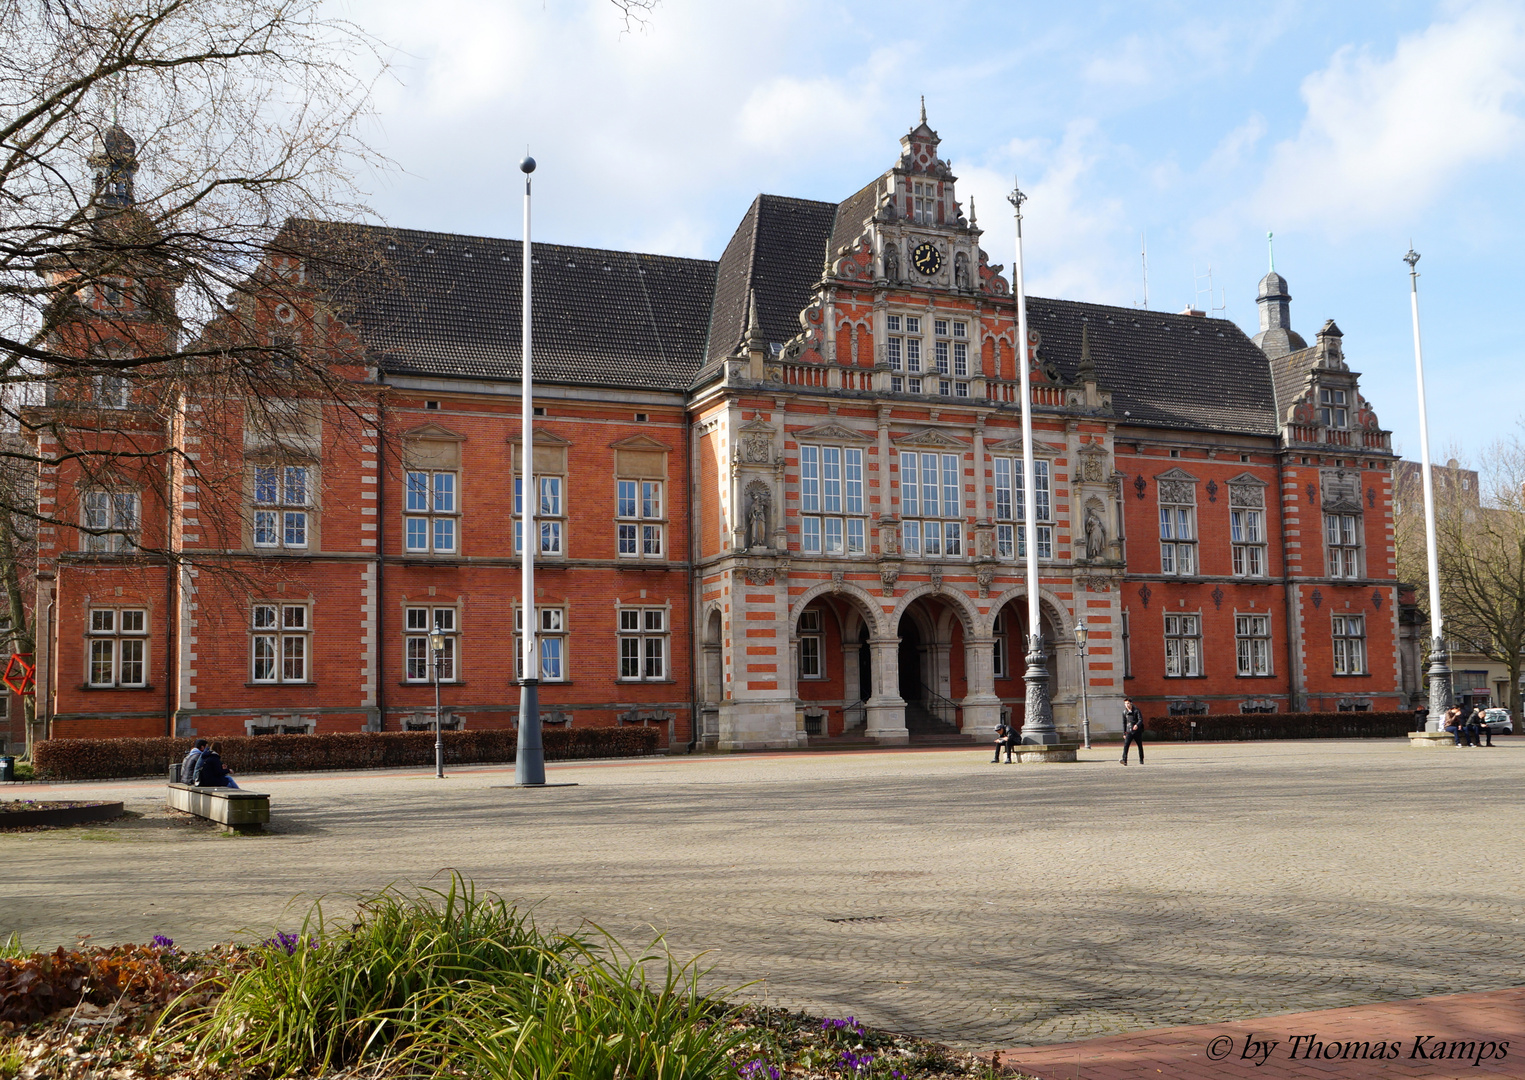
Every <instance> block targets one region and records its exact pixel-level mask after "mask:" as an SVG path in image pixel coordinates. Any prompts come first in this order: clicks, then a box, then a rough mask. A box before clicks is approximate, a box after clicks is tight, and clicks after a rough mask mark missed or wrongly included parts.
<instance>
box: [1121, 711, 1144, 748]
mask: <svg viewBox="0 0 1525 1080" xmlns="http://www.w3.org/2000/svg"><path fill="white" fill-rule="evenodd" d="M1135 744H1137V746H1138V763H1139V764H1140V765H1142V764H1143V763H1144V714H1143V713H1141V712H1139V711H1138V706H1137V705H1135V704H1133V699H1132V698H1127V697H1125V698H1123V764H1124V765H1126V764H1128V747H1130V746H1133V745H1135Z"/></svg>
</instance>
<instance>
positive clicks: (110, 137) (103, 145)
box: [89, 124, 138, 211]
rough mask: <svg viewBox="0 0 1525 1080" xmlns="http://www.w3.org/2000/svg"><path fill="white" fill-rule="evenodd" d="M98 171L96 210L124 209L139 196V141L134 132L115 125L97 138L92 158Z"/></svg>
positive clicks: (94, 167)
mask: <svg viewBox="0 0 1525 1080" xmlns="http://www.w3.org/2000/svg"><path fill="white" fill-rule="evenodd" d="M89 164H90V168H91V169H92V170H94V173H95V206H96V209H97V211H102V210H106V211H110V210H125V209H126V208H127V207H129V206H131V205H133V203H134V202H135V201H136V199H137V196H136V193H135V192H134V190H133V189H134V185H135V184H136V181H137V175H138V144H137V143H136V142H134V141H133V138H132V136H131V135H129V134H127V132H125V131H123V130H122V129H121V128H119V127H117V126H116V125H115V124H112V125H111V126H110V127H109V128H107V129H106V130H105V131H103V132H101V133H100V134H98V135H97V136H96V137H95V148H94V151H93V152H92V153H91V155H90V159H89Z"/></svg>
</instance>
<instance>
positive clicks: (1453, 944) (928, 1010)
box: [0, 739, 1525, 1075]
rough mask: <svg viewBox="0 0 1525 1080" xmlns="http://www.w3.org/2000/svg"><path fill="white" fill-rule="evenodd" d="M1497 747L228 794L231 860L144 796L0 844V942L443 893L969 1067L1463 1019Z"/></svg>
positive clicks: (558, 769) (1523, 938) (654, 767)
mask: <svg viewBox="0 0 1525 1080" xmlns="http://www.w3.org/2000/svg"><path fill="white" fill-rule="evenodd" d="M1503 742H1504V745H1503V746H1501V747H1497V748H1494V749H1491V750H1489V749H1479V750H1477V752H1476V753H1473V751H1472V750H1470V749H1468V750H1440V751H1421V750H1412V749H1410V748H1409V747H1408V746H1407V745H1406V744H1404V745H1398V744H1395V743H1391V742H1334V743H1331V742H1318V743H1313V742H1305V743H1280V744H1238V745H1233V744H1225V745H1194V746H1174V745H1153V746H1150V748H1149V764H1148V765H1146V766H1144V767H1143V768H1139V767H1138V766H1137V765H1131V766H1129V767H1128V768H1126V769H1124V768H1122V767H1120V766H1119V765H1118V764H1117V763H1116V760H1115V754H1116V749H1115V748H1113V749H1110V750H1098V751H1096V752H1093V753H1092V754H1090V755H1088V757H1089V760H1085V761H1082V762H1080V763H1078V764H1074V765H1027V766H1021V765H1010V766H1008V765H1004V764H1003V765H995V766H993V765H990V764H988V758H987V757H985V754H984V752H983V751H978V750H974V751H965V750H954V751H941V752H933V751H906V752H895V753H883V752H881V753H863V754H845V753H836V754H792V755H744V756H733V757H723V758H713V757H710V758H689V759H674V760H647V761H636V762H619V763H589V764H580V765H570V764H569V765H556V764H553V765H552V766H551V768H550V770H549V772H550V778H551V779H553V780H573V781H576V782H577V783H578V784H579V786H578V787H572V788H555V789H546V790H540V791H524V790H515V789H512V788H504V787H503V786H502V785H505V784H510V783H511V782H512V771H511V770H505V769H487V768H479V769H463V770H460V771H456V772H454V773H453V774H452V776H451V777H450V778H449V779H447V780H445V781H443V782H441V781H437V780H435V779H434V778H433V776H432V775H431V771H418V772H410V773H391V774H384V773H360V774H340V775H329V776H292V775H286V776H275V777H257V778H256V777H248V778H244V779H245V783H246V786H248V787H251V788H253V789H255V790H268V791H270V792H271V793H272V795H273V797H274V800H273V806H274V814H275V819H276V825H275V827H274V829H273V830H272V833H271V834H270V835H267V836H263V837H251V838H225V837H222V836H220V835H218V834H216V833H214V832H212V831H211V830H208V829H205V828H201V827H196V826H188V825H185V824H181V823H178V822H175V821H173V820H172V819H171V818H170V817H169V816H168V815H166V814H165V813H164V812H163V811H162V810H160V809H158V807H159V806H160V805H161V800H162V798H163V788H162V786H161V785H159V784H157V783H156V782H152V781H142V782H130V783H115V784H91V785H67V786H64V787H62V788H61V789H60V791H59V794H62V795H67V796H70V797H79V796H86V795H89V796H99V795H105V794H113V795H116V796H119V797H122V798H124V799H125V800H127V802H128V805H129V808H131V809H135V810H139V811H141V812H144V813H145V814H146V816H145V817H143V818H141V819H139V820H137V821H133V822H130V823H125V824H121V825H116V826H111V827H105V828H92V829H81V830H71V831H66V832H47V833H31V834H9V835H0V936H3V935H4V934H6V933H8V932H10V931H11V930H19V931H20V932H21V934H22V936H23V939H24V940H25V941H27V942H29V943H31V944H33V945H37V946H43V945H52V944H54V943H58V942H66V941H70V940H72V939H73V938H74V937H75V935H77V934H83V933H91V934H94V935H95V936H96V938H97V939H98V940H138V941H142V940H146V939H147V938H149V937H150V936H152V935H153V934H155V933H164V934H168V935H169V936H171V937H174V938H176V939H177V940H181V941H183V942H185V943H187V944H190V945H205V944H209V943H211V942H213V941H216V940H219V939H224V938H227V937H229V936H230V935H233V934H236V933H238V932H239V931H241V930H245V929H247V930H248V931H250V932H251V933H268V932H269V931H270V929H271V928H272V927H273V926H275V925H281V926H285V927H290V926H292V925H293V924H295V922H296V921H297V920H298V919H299V914H300V913H299V911H298V910H296V909H292V908H290V907H288V904H289V901H290V898H291V897H292V896H294V895H296V894H298V893H306V894H309V895H313V894H318V893H323V892H337V893H352V892H355V891H357V890H362V889H369V888H376V887H378V886H381V885H384V884H386V883H388V882H393V881H419V882H422V881H427V880H430V879H431V877H432V876H433V875H435V874H437V873H438V872H440V871H441V870H443V869H445V868H455V869H458V870H460V871H461V872H462V873H464V874H466V875H467V876H469V877H471V878H472V879H474V880H475V881H476V882H477V884H478V885H479V886H480V887H484V888H490V889H495V890H498V891H500V892H503V893H504V894H505V895H508V896H510V897H514V898H520V899H525V900H529V901H537V902H539V904H540V906H539V909H538V911H539V918H540V919H541V920H542V921H545V922H555V923H557V924H559V925H563V926H567V927H571V926H574V925H576V923H577V922H578V920H580V919H583V918H587V919H592V920H595V921H597V922H598V923H599V924H600V925H602V926H604V927H606V928H607V929H608V930H609V931H611V932H613V933H615V934H617V935H619V936H620V937H621V938H622V939H623V940H625V941H627V942H633V943H641V942H644V941H646V940H649V938H650V937H651V935H652V934H653V933H655V932H658V931H660V932H662V933H665V934H666V935H667V940H668V942H669V943H670V944H671V945H672V947H673V948H674V949H675V950H677V951H679V952H681V953H685V954H689V953H693V952H696V951H700V950H708V959H709V961H710V962H711V963H713V964H714V975H713V978H714V980H715V981H716V982H717V983H719V984H723V985H729V986H737V985H739V984H742V983H746V982H750V981H752V980H758V981H757V982H755V983H754V984H753V985H752V986H751V987H750V988H749V989H748V990H746V991H745V993H748V994H753V995H757V996H765V997H766V998H768V999H769V1000H771V1001H773V1002H775V1003H780V1004H786V1005H789V1006H792V1007H799V1008H806V1009H810V1010H812V1011H814V1012H817V1013H825V1014H830V1015H845V1014H847V1013H852V1014H855V1015H857V1016H860V1017H863V1018H865V1019H866V1020H868V1021H870V1022H872V1023H874V1024H876V1025H880V1026H883V1027H887V1028H890V1029H892V1030H900V1031H905V1032H909V1033H914V1034H919V1035H925V1036H930V1037H934V1038H939V1039H943V1040H946V1041H949V1042H953V1043H955V1044H960V1045H965V1046H976V1047H982V1048H985V1049H989V1048H991V1047H1000V1046H1015V1045H1018V1044H1040V1043H1054V1042H1067V1041H1075V1040H1081V1039H1088V1038H1092V1037H1096V1036H1102V1035H1111V1034H1118V1033H1122V1032H1133V1031H1140V1030H1144V1029H1149V1028H1157V1027H1163V1026H1172V1025H1183V1024H1196V1023H1208V1022H1224V1021H1237V1020H1247V1019H1252V1018H1257V1017H1264V1016H1272V1015H1276V1014H1283V1013H1289V1012H1297V1011H1303V1010H1310V1009H1324V1008H1337V1007H1343V1006H1351V1005H1362V1004H1369V1003H1372V1002H1379V1001H1387V1000H1393V999H1401V998H1417V997H1424V996H1430V995H1436V994H1452V993H1461V992H1474V991H1482V990H1495V989H1501V988H1505V987H1512V986H1518V985H1520V984H1522V983H1525V975H1522V972H1525V933H1522V930H1525V892H1522V888H1521V872H1520V867H1521V866H1522V865H1525V783H1522V781H1525V739H1509V740H1503ZM1082 757H1087V755H1084V754H1082ZM25 790H26V793H27V794H28V795H37V794H42V792H41V791H40V790H39V789H37V788H30V789H25ZM335 903H337V904H338V905H339V906H340V907H341V908H342V907H343V901H342V899H339V900H336V901H335ZM1522 1075H1525V1074H1522Z"/></svg>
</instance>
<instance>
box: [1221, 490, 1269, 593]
mask: <svg viewBox="0 0 1525 1080" xmlns="http://www.w3.org/2000/svg"><path fill="white" fill-rule="evenodd" d="M1228 504H1229V514H1228V516H1229V537H1230V540H1231V542H1232V543H1233V556H1234V562H1233V566H1234V576H1235V577H1264V576H1265V573H1266V526H1265V489H1263V488H1262V487H1260V485H1258V484H1230V485H1229V489H1228Z"/></svg>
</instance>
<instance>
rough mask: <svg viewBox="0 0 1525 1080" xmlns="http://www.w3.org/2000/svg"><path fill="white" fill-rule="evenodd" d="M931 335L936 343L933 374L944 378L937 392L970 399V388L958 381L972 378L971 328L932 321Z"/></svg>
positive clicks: (936, 320) (946, 321) (955, 323)
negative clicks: (970, 365)
mask: <svg viewBox="0 0 1525 1080" xmlns="http://www.w3.org/2000/svg"><path fill="white" fill-rule="evenodd" d="M932 332H933V334H934V336H935V340H934V341H933V343H932V365H931V369H930V370H933V371H936V372H937V374H938V375H939V376H941V377H940V378H939V379H938V380H937V392H938V393H939V394H942V395H944V396H947V395H952V396H953V397H968V396H969V384H968V383H967V382H961V381H959V380H961V379H966V378H968V376H969V341H968V333H969V329H968V324H966V323H961V322H954V323H950V322H949V321H948V320H947V319H933V320H932ZM950 376H951V378H950Z"/></svg>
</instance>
